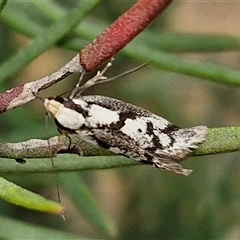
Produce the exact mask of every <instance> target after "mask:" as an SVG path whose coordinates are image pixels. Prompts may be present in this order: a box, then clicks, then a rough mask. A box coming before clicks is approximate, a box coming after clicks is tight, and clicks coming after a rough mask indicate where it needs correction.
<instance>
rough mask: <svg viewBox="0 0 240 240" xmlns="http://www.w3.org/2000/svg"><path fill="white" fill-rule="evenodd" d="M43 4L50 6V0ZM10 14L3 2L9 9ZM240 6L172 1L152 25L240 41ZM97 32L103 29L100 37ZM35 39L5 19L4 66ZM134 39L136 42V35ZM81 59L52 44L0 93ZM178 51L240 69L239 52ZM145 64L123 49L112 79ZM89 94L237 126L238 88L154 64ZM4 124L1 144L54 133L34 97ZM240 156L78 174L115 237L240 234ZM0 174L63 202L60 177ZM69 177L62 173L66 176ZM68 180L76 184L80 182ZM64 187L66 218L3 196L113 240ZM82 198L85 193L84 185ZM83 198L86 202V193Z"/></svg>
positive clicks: (45, 221)
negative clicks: (186, 171) (185, 172)
mask: <svg viewBox="0 0 240 240" xmlns="http://www.w3.org/2000/svg"><path fill="white" fill-rule="evenodd" d="M10 2H11V1H10ZM33 2H34V1H33ZM49 2H50V1H49ZM77 2H78V1H70V2H67V3H66V2H65V1H55V3H56V4H58V5H60V6H61V7H62V8H64V9H66V10H68V9H71V8H73V7H74V6H75V5H76V4H77ZM134 2H135V1H130V0H128V1H102V2H101V3H100V4H99V5H98V6H97V7H96V8H95V9H94V10H93V11H91V12H90V13H89V16H88V17H87V18H86V19H85V20H84V21H85V22H87V21H91V22H95V23H96V24H98V23H99V24H101V23H107V24H110V23H111V22H113V21H114V20H115V19H116V18H117V17H118V16H119V15H121V14H122V13H123V12H124V11H126V10H127V9H128V8H129V7H130V6H131V5H132V4H133V3H134ZM45 3H46V5H47V4H48V1H45ZM16 4H17V3H16ZM22 4H26V5H27V6H28V8H29V9H34V6H33V5H31V3H28V1H22ZM12 5H13V4H12ZM12 5H9V6H12ZM7 10H8V9H7V7H6V9H4V10H3V12H4V11H7ZM36 12H37V10H36V9H35V10H34V11H26V15H31V14H32V15H33V16H34V18H35V19H37V20H38V22H41V21H42V25H43V26H47V25H48V24H49V22H47V21H45V22H44V20H42V19H43V18H42V16H41V14H39V16H38V14H36ZM239 12H240V4H239V2H237V1H236V2H233V1H224V2H215V1H214V2H205V1H204V2H198V1H190V2H189V1H174V2H173V3H172V4H170V6H169V7H168V8H167V9H166V10H165V11H164V13H163V14H162V15H161V16H160V17H158V18H157V19H156V20H155V21H154V22H153V24H152V25H151V26H150V27H149V28H148V29H147V30H148V31H150V32H153V33H155V34H159V39H161V34H162V33H163V32H164V33H168V32H173V33H174V32H179V33H192V34H227V35H232V36H236V37H238V36H239V32H240V25H239V20H240V19H239ZM37 20H36V21H37ZM102 30H104V28H103V29H101V31H102ZM101 31H100V32H101ZM100 32H96V35H95V36H97V35H98V34H99V33H100ZM81 41H82V44H83V46H84V45H86V44H88V43H89V42H90V40H87V39H84V38H83V39H81ZM176 41H177V39H176ZM29 42H31V38H29V37H27V36H25V35H24V34H21V33H20V32H19V31H16V30H15V29H13V28H12V27H10V26H9V24H7V23H6V21H4V19H1V20H0V48H1V54H0V64H2V63H4V62H5V61H7V60H8V59H9V58H10V57H11V56H13V55H14V54H15V53H16V52H17V51H18V50H19V49H20V48H21V47H23V46H25V45H26V44H28V43H29ZM131 44H134V40H133V41H132V42H131ZM147 44H148V40H147V39H146V45H147ZM156 51H157V49H156ZM75 55H76V51H71V50H67V49H64V48H63V47H54V48H51V49H49V50H48V51H46V52H45V53H44V54H42V55H41V56H39V57H38V58H37V59H35V60H34V61H32V62H31V63H30V64H29V65H28V66H26V68H25V69H24V70H22V71H21V72H20V73H18V74H17V75H16V76H14V77H11V78H9V79H7V80H5V81H2V82H1V83H0V90H1V92H3V91H5V90H7V89H11V88H12V87H14V86H17V85H19V84H23V83H26V82H29V81H33V80H36V79H39V78H41V77H44V76H46V75H48V74H50V73H52V72H53V71H55V70H56V69H58V68H59V67H61V66H62V65H64V64H65V63H66V62H68V61H69V60H70V59H71V58H72V57H73V56H75ZM177 55H179V56H183V57H186V58H187V59H196V60H199V61H206V62H212V63H216V64H219V65H221V66H225V67H229V68H231V69H236V70H239V63H240V54H239V50H231V51H222V52H200V51H199V52H197V53H193V52H191V53H189V52H188V53H186V52H185V53H177ZM140 63H141V62H140V61H138V60H137V59H133V58H131V57H129V56H126V55H124V54H121V53H119V54H118V55H117V57H116V60H115V62H114V65H113V67H112V68H111V69H109V71H108V75H109V76H114V75H116V74H119V73H121V72H124V71H127V70H129V69H131V68H133V67H135V66H137V65H139V64H140ZM0 74H1V67H0ZM77 79H78V75H77V74H75V75H74V76H71V77H68V78H67V79H66V80H64V81H62V82H61V83H59V84H57V85H54V86H53V87H51V88H49V89H48V90H46V91H44V92H42V93H41V95H42V96H43V97H47V96H51V95H58V94H60V93H62V92H65V91H67V90H70V89H72V87H73V86H74V84H75V83H76V81H77ZM85 94H100V95H106V96H110V97H114V98H117V99H121V100H123V101H125V102H130V103H132V104H135V105H137V106H141V107H143V108H145V109H148V110H149V111H151V112H154V113H156V114H158V115H160V116H162V117H164V118H166V119H168V120H169V121H170V122H172V123H174V124H176V125H178V126H181V127H190V126H194V125H199V124H203V125H206V126H208V127H218V126H232V125H239V101H240V89H238V88H236V87H230V86H226V85H221V84H217V83H213V82H209V81H205V80H203V79H197V78H193V77H189V76H186V75H183V74H182V75H181V74H177V73H174V72H168V71H164V70H161V69H157V68H156V67H153V66H151V65H148V66H147V67H145V68H143V69H141V70H139V71H138V72H135V73H133V74H131V75H128V76H126V77H124V78H121V79H118V80H116V81H113V82H110V83H106V84H103V85H97V86H96V87H93V88H91V89H89V90H88V91H87V92H86V93H85ZM0 122H1V124H0V133H1V134H0V140H1V141H2V142H20V141H25V140H28V139H32V138H42V139H46V138H47V136H46V131H45V109H44V107H43V104H42V102H41V101H38V100H36V101H34V102H31V103H29V104H27V105H25V106H23V107H21V108H17V109H14V110H11V111H9V112H6V113H4V114H2V115H1V120H0ZM48 124H49V127H48V128H49V130H48V134H49V135H50V136H54V135H57V134H58V133H57V130H56V127H55V125H54V123H53V121H52V119H51V120H50V121H49V123H48ZM239 157H240V156H239V153H238V152H236V153H227V154H218V155H212V156H204V157H192V158H189V159H188V160H186V161H185V162H184V163H183V165H184V167H185V168H191V169H193V170H194V171H193V172H192V174H191V175H190V176H189V177H183V176H178V175H176V174H173V173H169V172H164V171H161V170H158V169H154V168H152V167H149V166H131V167H127V168H119V169H111V170H95V171H83V172H78V175H79V176H80V177H81V179H82V180H83V181H84V182H85V184H86V185H87V186H88V188H89V189H90V191H91V192H92V194H93V196H94V197H95V198H96V200H97V202H98V203H99V205H100V206H101V207H102V208H103V210H104V212H105V213H106V215H107V216H108V217H109V218H110V219H111V221H112V222H113V223H114V225H115V226H116V229H117V230H116V231H115V232H114V234H113V236H108V238H111V237H115V238H117V239H193V238H194V239H219V238H221V239H239V238H240V230H239V229H240V228H239V225H240V201H239V197H240V188H239V178H240V165H239ZM13 164H15V163H13ZM0 166H1V159H0ZM1 176H4V177H5V178H6V179H8V180H11V181H13V182H14V183H16V184H18V185H20V186H22V187H24V188H27V189H30V190H32V191H34V192H37V193H40V194H42V195H44V196H45V197H47V198H51V199H54V198H56V181H55V175H54V174H18V175H10V174H1ZM62 177H64V173H61V178H62ZM66 181H67V174H66ZM70 184H71V185H72V187H74V186H75V185H78V182H71V183H70ZM60 193H61V201H62V203H63V204H64V205H65V207H66V209H67V212H66V219H67V220H66V221H62V219H61V218H60V217H58V216H52V215H50V214H44V213H38V212H34V211H30V210H25V209H23V208H20V207H16V206H13V205H10V204H9V203H6V202H4V201H3V200H0V214H1V215H2V216H8V217H11V218H14V219H17V220H21V221H23V222H27V223H28V222H29V223H34V224H36V225H39V226H44V227H48V228H53V229H59V230H62V231H65V232H68V233H72V234H76V235H78V234H79V235H81V236H86V237H90V238H103V237H105V236H106V235H104V233H102V232H101V231H99V230H98V229H96V228H94V226H93V225H92V224H91V222H89V221H88V220H87V218H86V217H85V216H84V215H83V214H82V213H81V210H79V209H78V208H77V207H76V206H75V205H74V203H73V201H72V199H71V197H70V196H69V195H68V194H66V192H65V191H64V189H61V184H60ZM75 195H78V192H77V191H76V193H75ZM78 197H79V198H80V199H81V197H82V196H81V195H79V196H78ZM0 218H1V217H0ZM0 229H1V226H0Z"/></svg>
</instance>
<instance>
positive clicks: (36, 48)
mask: <svg viewBox="0 0 240 240" xmlns="http://www.w3.org/2000/svg"><path fill="white" fill-rule="evenodd" d="M98 2H99V1H98V0H95V1H81V2H80V4H78V6H76V7H75V8H74V9H73V10H71V11H69V12H67V13H66V14H65V16H63V17H62V18H61V19H60V20H59V21H57V22H55V23H54V24H53V25H52V26H50V27H49V28H46V29H44V30H43V31H40V33H38V35H37V36H36V37H35V38H34V40H33V42H31V43H30V44H28V45H27V46H25V47H23V48H21V49H20V50H19V51H18V53H16V54H15V55H14V56H13V57H12V58H10V59H9V60H8V61H6V62H5V63H4V64H2V65H1V66H0V69H1V81H3V80H5V79H8V78H10V77H12V76H14V75H15V74H16V73H17V72H19V71H20V70H22V69H23V68H24V67H25V66H26V65H27V64H28V63H30V62H31V61H32V60H33V59H34V58H36V57H37V56H39V55H40V54H42V53H43V52H45V51H46V50H47V49H49V48H50V47H52V46H53V45H54V44H56V42H57V41H59V40H60V39H61V38H63V37H64V36H65V35H66V34H67V33H69V32H70V31H71V30H72V29H73V28H74V27H76V26H77V24H78V23H79V22H80V21H81V20H82V19H83V18H84V17H85V16H86V14H87V13H88V12H89V10H90V9H92V8H93V7H95V6H96V4H97V3H98ZM69 16H71V17H69ZM17 18H18V16H17V15H15V21H18V19H17ZM28 25H29V24H27V26H28ZM24 26H25V25H24ZM9 70H11V71H9Z"/></svg>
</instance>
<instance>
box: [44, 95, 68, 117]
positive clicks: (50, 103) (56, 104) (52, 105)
mask: <svg viewBox="0 0 240 240" xmlns="http://www.w3.org/2000/svg"><path fill="white" fill-rule="evenodd" d="M63 101H64V99H63V98H62V97H49V98H46V99H45V100H44V106H45V108H46V110H47V112H49V113H51V114H52V115H53V116H55V115H56V114H57V112H58V111H59V110H60V109H61V107H62V106H63V104H62V103H63Z"/></svg>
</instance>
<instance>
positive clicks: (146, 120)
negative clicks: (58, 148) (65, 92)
mask: <svg viewBox="0 0 240 240" xmlns="http://www.w3.org/2000/svg"><path fill="white" fill-rule="evenodd" d="M44 104H45V107H46V109H47V110H48V112H50V113H51V114H52V115H53V116H54V118H55V122H56V124H57V126H58V128H59V129H60V130H64V131H67V132H69V133H75V134H78V135H79V136H80V137H81V138H82V139H84V140H86V141H88V142H91V143H93V144H97V145H99V146H100V147H103V148H106V149H109V150H111V151H113V152H115V153H118V154H122V155H125V156H127V157H129V158H132V159H135V160H137V161H139V162H142V163H146V164H151V165H154V166H155V167H157V168H160V169H164V170H169V171H173V172H175V173H179V174H183V175H188V174H189V173H190V172H191V170H189V169H183V168H182V166H181V165H180V162H181V161H182V160H184V159H186V158H187V157H188V156H189V155H191V152H192V150H194V149H196V148H198V145H199V144H200V143H202V142H203V141H204V140H205V138H206V135H207V127H206V126H196V127H192V128H186V129H182V128H179V127H177V126H176V125H173V124H172V123H170V122H168V121H167V120H166V119H164V118H162V117H159V116H157V115H155V114H153V113H151V112H149V111H147V110H145V109H142V108H140V107H137V106H134V105H132V104H129V103H125V102H123V101H120V100H117V99H113V98H109V97H105V96H98V95H93V96H83V97H80V98H75V99H74V98H73V99H69V98H62V97H56V98H48V99H46V100H45V103H44Z"/></svg>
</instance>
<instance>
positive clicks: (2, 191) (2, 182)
mask: <svg viewBox="0 0 240 240" xmlns="http://www.w3.org/2000/svg"><path fill="white" fill-rule="evenodd" d="M0 198H2V199H4V200H5V201H7V202H10V203H12V204H15V205H18V206H21V207H25V208H29V209H32V210H36V211H41V212H48V213H56V214H63V211H64V207H63V206H62V205H61V204H60V203H58V202H54V201H52V200H47V199H46V198H44V197H42V196H41V195H38V194H36V193H33V192H31V191H28V190H26V189H23V188H21V187H19V186H17V185H16V184H14V183H12V182H9V181H7V180H6V179H4V178H2V177H0Z"/></svg>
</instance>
